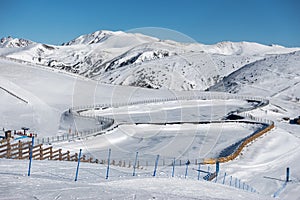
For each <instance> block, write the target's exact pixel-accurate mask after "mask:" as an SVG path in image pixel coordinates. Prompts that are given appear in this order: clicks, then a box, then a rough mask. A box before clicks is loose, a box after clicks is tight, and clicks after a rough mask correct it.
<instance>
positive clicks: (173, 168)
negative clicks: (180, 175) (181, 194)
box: [172, 158, 175, 177]
mask: <svg viewBox="0 0 300 200" xmlns="http://www.w3.org/2000/svg"><path fill="white" fill-rule="evenodd" d="M174 172H175V158H174V160H173V167H172V177H174Z"/></svg>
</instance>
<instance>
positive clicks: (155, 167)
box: [153, 155, 159, 176]
mask: <svg viewBox="0 0 300 200" xmlns="http://www.w3.org/2000/svg"><path fill="white" fill-rule="evenodd" d="M158 160H159V155H157V156H156V161H155V166H154V171H153V176H156V170H157V165H158Z"/></svg>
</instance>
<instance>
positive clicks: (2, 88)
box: [0, 86, 28, 104]
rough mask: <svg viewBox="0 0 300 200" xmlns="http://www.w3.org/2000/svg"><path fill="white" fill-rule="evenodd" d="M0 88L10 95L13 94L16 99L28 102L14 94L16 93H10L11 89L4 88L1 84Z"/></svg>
mask: <svg viewBox="0 0 300 200" xmlns="http://www.w3.org/2000/svg"><path fill="white" fill-rule="evenodd" d="M0 89H2V90H3V91H5V92H7V93H8V94H10V95H11V96H13V97H15V98H17V99H19V100H21V101H23V102H24V103H26V104H28V101H26V100H25V99H23V98H21V97H19V96H18V95H16V94H14V93H12V92H11V91H9V90H7V89H5V88H4V87H1V86H0Z"/></svg>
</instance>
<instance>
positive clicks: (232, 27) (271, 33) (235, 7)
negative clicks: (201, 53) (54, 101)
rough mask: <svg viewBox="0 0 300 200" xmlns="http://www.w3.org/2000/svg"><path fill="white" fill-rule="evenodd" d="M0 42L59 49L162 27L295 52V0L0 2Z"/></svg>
mask: <svg viewBox="0 0 300 200" xmlns="http://www.w3.org/2000/svg"><path fill="white" fill-rule="evenodd" d="M0 19H1V20H0V37H6V36H9V35H11V36H13V37H20V38H26V39H30V40H33V41H37V42H43V43H48V44H61V43H63V42H67V41H69V40H71V39H73V38H75V37H77V36H79V35H82V34H87V33H92V32H94V31H97V30H103V29H104V30H113V31H115V30H122V31H126V30H129V29H134V28H141V27H162V28H167V29H172V30H176V31H179V32H181V33H183V34H186V35H188V36H189V37H191V38H193V39H195V40H196V41H198V42H200V43H204V44H212V43H217V42H220V41H252V42H259V43H263V44H280V45H284V46H290V47H292V46H298V47H300V0H181V1H179V0H146V1H143V0H105V1H104V0H82V1H79V0H36V1H33V0H0Z"/></svg>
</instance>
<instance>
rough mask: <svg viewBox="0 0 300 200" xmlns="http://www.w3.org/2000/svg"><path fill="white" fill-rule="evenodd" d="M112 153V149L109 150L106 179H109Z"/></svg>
mask: <svg viewBox="0 0 300 200" xmlns="http://www.w3.org/2000/svg"><path fill="white" fill-rule="evenodd" d="M110 155H111V149H109V150H108V159H107V162H108V163H107V168H106V176H105V179H108V175H109V164H110Z"/></svg>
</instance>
